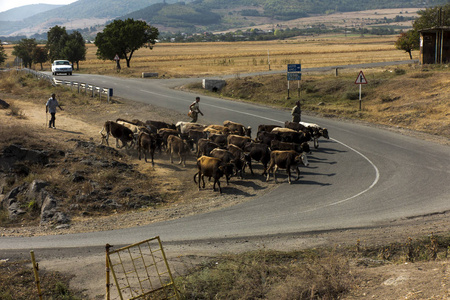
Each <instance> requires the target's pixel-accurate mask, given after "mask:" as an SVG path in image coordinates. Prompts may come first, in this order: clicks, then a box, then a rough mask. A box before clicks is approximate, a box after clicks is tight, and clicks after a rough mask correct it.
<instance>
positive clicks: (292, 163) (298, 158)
mask: <svg viewBox="0 0 450 300" xmlns="http://www.w3.org/2000/svg"><path fill="white" fill-rule="evenodd" d="M299 164H303V165H304V166H305V167H307V166H308V165H309V163H308V158H307V156H306V154H305V153H302V154H298V153H297V152H295V151H294V150H287V151H280V150H275V151H272V153H271V154H270V164H269V166H268V167H267V178H266V181H269V178H270V172H271V171H272V170H273V178H274V179H275V183H278V182H277V177H276V172H277V170H278V168H281V169H286V173H287V174H288V182H289V184H291V168H295V170H296V171H297V178H296V179H295V180H298V179H299V178H300V170H299V168H298V165H299Z"/></svg>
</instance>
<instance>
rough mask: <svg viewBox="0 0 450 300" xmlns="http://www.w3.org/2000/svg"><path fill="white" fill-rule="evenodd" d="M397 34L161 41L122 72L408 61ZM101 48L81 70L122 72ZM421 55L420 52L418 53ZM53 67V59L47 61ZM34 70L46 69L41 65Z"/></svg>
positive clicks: (177, 73) (191, 72) (196, 72)
mask: <svg viewBox="0 0 450 300" xmlns="http://www.w3.org/2000/svg"><path fill="white" fill-rule="evenodd" d="M396 38H397V37H396V36H382V37H380V36H364V37H362V36H347V37H346V36H344V35H342V36H316V37H299V38H296V39H290V40H283V41H262V42H217V43H159V44H156V45H155V47H154V48H153V50H150V49H147V48H141V49H139V50H138V51H136V52H135V53H134V54H133V57H132V60H131V67H130V68H127V67H126V63H125V61H124V60H122V61H121V65H122V72H121V73H120V74H118V76H131V77H140V75H141V73H142V72H157V73H158V74H159V76H160V77H162V76H164V77H166V78H168V77H169V78H170V77H203V76H208V75H220V74H228V75H234V74H236V75H238V74H243V73H249V72H259V71H268V70H269V63H268V61H269V60H270V69H271V70H285V69H286V65H287V64H289V63H301V64H302V66H303V68H311V67H323V66H333V65H346V64H357V63H372V62H384V61H397V60H407V59H409V56H408V54H407V53H404V52H403V51H400V50H396V49H395V46H394V42H395V40H396ZM12 48H13V46H12V45H8V46H5V50H6V52H7V54H8V59H7V61H6V63H7V64H9V65H12V63H13V60H14V57H13V56H12V55H11V53H12ZM96 51H97V48H96V46H95V45H93V44H87V58H86V61H81V62H80V70H79V72H83V73H95V74H110V75H111V74H116V72H115V69H114V67H115V62H113V61H104V60H99V59H97V57H96ZM413 56H414V58H418V52H413ZM43 67H44V70H47V71H48V70H50V63H47V64H44V66H43ZM34 68H36V69H40V66H39V65H35V66H34Z"/></svg>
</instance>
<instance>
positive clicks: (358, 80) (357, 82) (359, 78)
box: [355, 71, 367, 84]
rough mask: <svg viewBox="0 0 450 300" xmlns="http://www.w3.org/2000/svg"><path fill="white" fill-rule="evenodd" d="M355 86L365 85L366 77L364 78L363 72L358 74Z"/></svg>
mask: <svg viewBox="0 0 450 300" xmlns="http://www.w3.org/2000/svg"><path fill="white" fill-rule="evenodd" d="M355 84H367V80H366V77H365V76H364V73H363V71H360V72H359V75H358V77H356V80H355Z"/></svg>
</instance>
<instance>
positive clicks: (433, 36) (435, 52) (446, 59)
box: [420, 26, 450, 64]
mask: <svg viewBox="0 0 450 300" xmlns="http://www.w3.org/2000/svg"><path fill="white" fill-rule="evenodd" d="M420 63H421V64H445V63H450V27H449V26H442V27H436V28H431V29H424V30H421V31H420Z"/></svg>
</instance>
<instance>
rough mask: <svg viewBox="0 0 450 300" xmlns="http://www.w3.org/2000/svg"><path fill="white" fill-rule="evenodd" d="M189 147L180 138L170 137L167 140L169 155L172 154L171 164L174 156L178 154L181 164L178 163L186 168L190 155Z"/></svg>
mask: <svg viewBox="0 0 450 300" xmlns="http://www.w3.org/2000/svg"><path fill="white" fill-rule="evenodd" d="M189 151H190V150H189V145H188V144H187V143H186V142H185V141H184V140H183V139H182V138H180V137H178V136H175V135H170V136H169V137H168V138H167V153H169V154H170V162H171V163H173V154H174V153H176V154H178V156H179V157H180V162H179V163H178V164H179V165H181V164H182V163H183V166H184V167H186V156H187V154H188V153H189Z"/></svg>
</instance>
